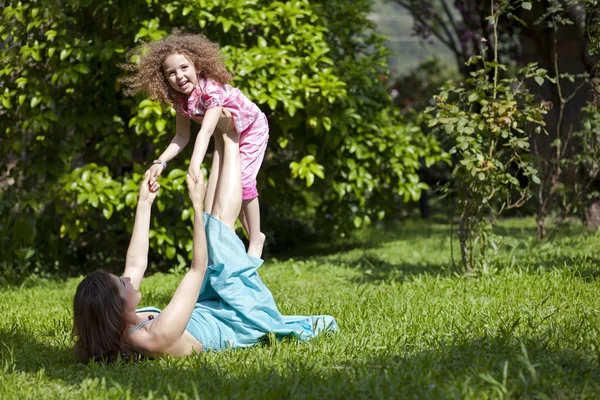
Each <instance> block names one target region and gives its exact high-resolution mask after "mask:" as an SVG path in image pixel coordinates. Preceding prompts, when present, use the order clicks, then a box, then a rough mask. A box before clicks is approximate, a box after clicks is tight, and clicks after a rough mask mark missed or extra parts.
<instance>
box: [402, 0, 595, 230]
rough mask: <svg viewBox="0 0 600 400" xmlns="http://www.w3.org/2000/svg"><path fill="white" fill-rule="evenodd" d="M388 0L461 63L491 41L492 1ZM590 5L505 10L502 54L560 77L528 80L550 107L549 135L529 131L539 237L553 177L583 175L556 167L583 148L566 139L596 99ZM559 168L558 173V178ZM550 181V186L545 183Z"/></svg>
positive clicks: (540, 3) (557, 2)
mask: <svg viewBox="0 0 600 400" xmlns="http://www.w3.org/2000/svg"><path fill="white" fill-rule="evenodd" d="M391 1H395V2H396V3H399V4H401V5H403V6H404V7H406V8H407V9H408V10H409V11H410V12H411V14H412V15H413V17H414V23H415V31H416V32H417V33H420V34H422V35H423V34H424V35H425V36H427V35H434V36H435V37H436V38H438V39H439V40H440V41H441V42H442V43H444V44H446V45H447V46H449V47H450V48H451V49H452V51H453V52H454V54H455V56H456V58H457V61H458V63H459V65H461V66H462V65H463V62H464V60H465V59H466V58H468V57H469V56H470V55H472V54H478V52H479V51H481V46H483V45H484V43H485V45H487V44H488V43H489V44H490V46H493V45H492V44H491V41H490V35H491V33H492V32H491V28H492V25H491V24H489V22H488V17H489V15H490V10H489V4H488V2H487V1H484V0H457V1H455V2H454V3H453V5H451V4H450V2H449V1H448V0H431V1H426V2H422V1H414V0H391ZM587 5H588V9H587V10H586V9H584V8H583V7H582V2H581V1H572V0H564V1H563V0H537V1H531V2H530V1H524V2H522V7H521V9H520V12H518V13H514V14H511V15H507V17H506V18H504V19H502V20H501V21H500V23H499V25H498V29H499V31H498V34H499V37H500V40H499V43H502V45H499V48H498V51H499V52H500V59H501V60H504V62H505V63H507V61H510V60H514V61H516V62H517V63H518V64H520V65H527V64H529V63H531V62H535V63H537V64H538V65H539V66H540V68H543V69H546V70H547V71H549V75H550V76H551V77H554V78H556V79H555V83H552V82H550V81H548V80H545V81H541V82H542V84H538V83H537V82H535V81H533V80H532V79H530V80H529V82H528V88H529V90H531V91H532V92H533V93H534V94H536V95H537V96H538V98H539V99H540V100H544V101H545V102H547V103H546V104H550V105H553V107H552V108H551V110H550V111H549V112H548V113H547V114H546V116H545V122H546V129H547V132H548V135H531V142H532V151H533V152H534V153H535V154H536V155H537V156H538V158H539V160H540V169H541V176H542V184H541V187H540V188H539V190H538V196H537V197H538V203H539V213H538V221H540V223H541V225H540V236H543V231H544V227H543V220H544V219H545V215H547V213H548V209H547V207H546V206H547V205H548V204H549V199H550V197H549V196H551V193H550V192H551V191H553V190H554V189H552V188H551V187H553V186H554V184H551V183H550V182H558V179H560V181H562V182H567V183H574V182H579V180H580V177H579V175H580V174H581V172H580V171H577V170H575V169H573V168H570V169H567V168H563V169H558V170H557V168H556V165H557V164H560V163H561V159H564V158H568V157H571V156H573V155H574V154H576V153H577V152H578V151H579V149H580V147H579V146H580V145H579V144H578V141H577V140H571V139H568V138H572V137H573V135H572V134H573V133H574V132H577V131H579V130H580V129H581V127H582V125H581V122H582V120H583V111H582V110H583V108H584V107H585V106H586V105H587V104H588V102H589V101H590V100H591V94H592V85H591V82H592V77H593V76H594V75H595V74H597V73H598V71H597V68H596V65H597V60H596V59H594V58H593V57H592V56H591V55H590V52H589V50H590V47H589V40H588V38H587V36H586V22H588V23H591V24H590V25H589V26H590V27H591V29H592V31H594V30H595V29H597V28H595V26H597V25H594V24H593V21H594V20H597V18H598V17H597V13H598V11H597V8H594V6H596V5H597V1H595V0H589V1H588V2H587ZM496 7H497V6H496ZM592 37H593V36H592ZM482 39H485V42H484V41H483V40H482ZM592 43H594V42H592ZM595 46H597V44H596V45H595ZM491 50H492V51H493V49H491ZM461 71H462V72H463V74H464V75H465V76H468V74H469V73H470V72H471V71H470V69H469V67H468V66H467V65H465V66H463V67H461ZM490 79H491V77H490ZM559 142H560V143H562V145H563V146H564V144H565V143H568V146H567V148H566V149H565V151H557V147H556V145H557V143H559ZM557 157H558V158H560V159H557ZM557 174H558V175H560V178H557V177H556V175H557ZM544 177H545V179H544ZM546 182H548V184H546V186H544V184H545V183H546ZM586 215H587V216H588V217H587V219H588V225H590V226H591V225H592V224H590V223H589V222H590V221H592V220H600V218H598V217H594V216H593V213H592V214H590V213H589V212H588V213H587V214H586Z"/></svg>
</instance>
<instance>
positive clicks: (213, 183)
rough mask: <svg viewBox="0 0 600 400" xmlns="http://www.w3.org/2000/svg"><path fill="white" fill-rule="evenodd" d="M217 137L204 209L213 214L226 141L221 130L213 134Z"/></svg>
mask: <svg viewBox="0 0 600 400" xmlns="http://www.w3.org/2000/svg"><path fill="white" fill-rule="evenodd" d="M213 137H214V138H215V151H214V153H213V161H212V166H211V167H210V175H209V176H208V187H207V188H206V197H205V198H204V211H205V212H207V213H209V214H211V212H212V209H213V207H214V201H215V194H216V191H217V184H218V182H219V175H220V173H221V169H222V168H223V151H224V148H223V146H225V143H224V142H223V134H222V133H221V131H219V130H215V133H214V134H213Z"/></svg>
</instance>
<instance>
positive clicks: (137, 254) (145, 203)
mask: <svg viewBox="0 0 600 400" xmlns="http://www.w3.org/2000/svg"><path fill="white" fill-rule="evenodd" d="M159 187H160V185H159V184H158V182H154V183H152V184H151V183H150V174H148V173H146V175H145V176H144V181H143V182H142V184H141V185H140V195H139V198H138V204H137V208H136V210H135V222H134V224H133V232H132V233H131V240H130V242H129V248H128V249H127V256H126V258H125V272H123V276H128V277H129V278H131V284H132V285H133V287H134V288H136V290H137V289H139V287H140V283H141V282H142V278H143V277H144V273H145V272H146V267H147V266H148V248H149V232H150V214H151V212H152V202H153V201H154V199H155V198H156V195H157V194H158V188H159Z"/></svg>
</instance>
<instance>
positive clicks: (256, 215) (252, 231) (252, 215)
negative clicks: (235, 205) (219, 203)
mask: <svg viewBox="0 0 600 400" xmlns="http://www.w3.org/2000/svg"><path fill="white" fill-rule="evenodd" d="M240 221H241V222H242V225H243V226H244V229H245V230H246V233H248V242H249V243H248V255H251V256H254V257H258V258H260V257H261V256H262V251H263V246H264V244H265V235H264V234H263V233H262V232H261V231H260V205H259V202H258V197H255V198H253V199H251V200H244V201H243V202H242V210H241V213H240Z"/></svg>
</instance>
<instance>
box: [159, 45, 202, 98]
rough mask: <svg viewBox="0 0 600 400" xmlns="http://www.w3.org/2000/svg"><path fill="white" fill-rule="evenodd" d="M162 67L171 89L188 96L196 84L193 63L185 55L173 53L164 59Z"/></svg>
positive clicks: (196, 79)
mask: <svg viewBox="0 0 600 400" xmlns="http://www.w3.org/2000/svg"><path fill="white" fill-rule="evenodd" d="M162 66H163V72H164V74H165V78H167V81H169V84H170V85H171V87H172V88H173V89H174V90H176V91H177V92H179V93H183V94H185V95H187V96H189V95H190V94H191V93H192V91H193V90H194V87H195V86H196V83H198V74H197V72H196V68H195V67H194V63H192V62H191V61H190V60H189V59H188V58H187V57H186V56H185V55H183V54H179V53H175V54H171V55H169V56H168V57H167V58H165V61H163V65H162Z"/></svg>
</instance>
